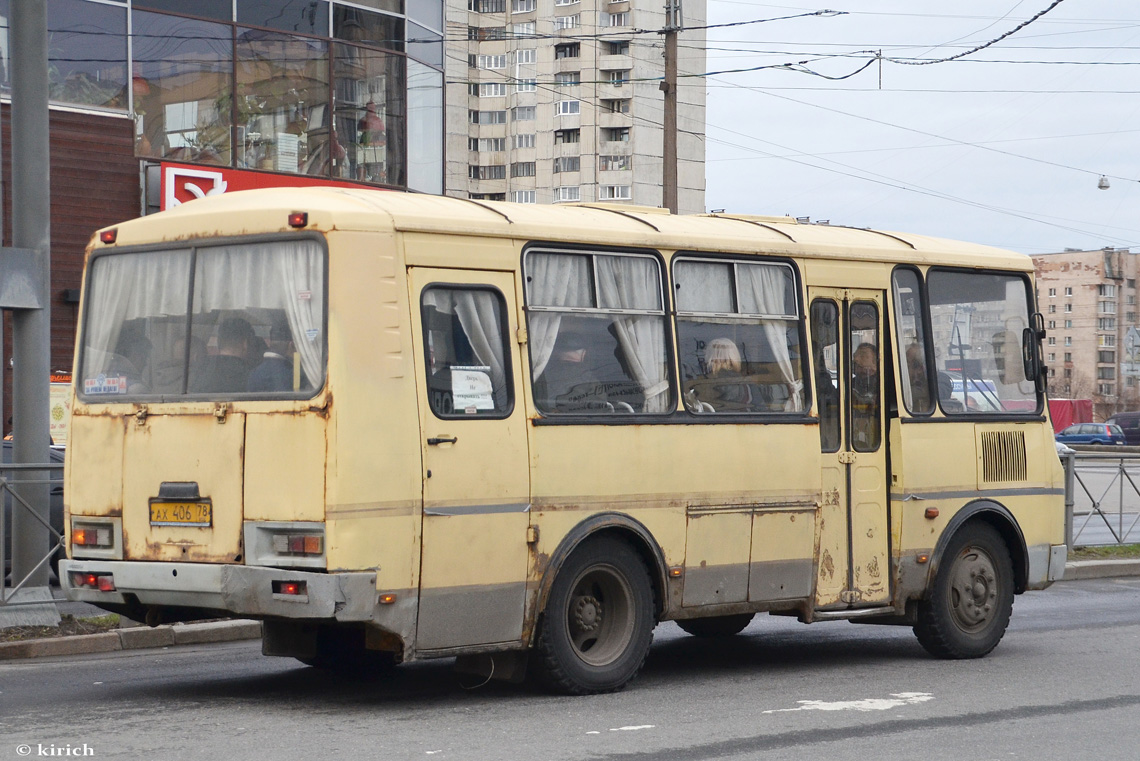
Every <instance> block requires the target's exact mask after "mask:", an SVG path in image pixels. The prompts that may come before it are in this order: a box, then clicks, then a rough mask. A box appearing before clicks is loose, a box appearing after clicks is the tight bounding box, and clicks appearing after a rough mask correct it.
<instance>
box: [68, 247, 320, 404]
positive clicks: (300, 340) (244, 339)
mask: <svg viewBox="0 0 1140 761" xmlns="http://www.w3.org/2000/svg"><path fill="white" fill-rule="evenodd" d="M324 281H325V254H324V248H323V246H322V244H321V243H320V242H319V241H317V240H314V239H289V240H274V241H265V240H261V241H257V242H249V243H245V242H238V243H229V244H227V245H214V246H197V247H183V248H176V249H167V250H159V251H146V252H137V253H126V254H109V255H105V256H98V257H94V258H93V259H92V262H91V270H90V275H89V283H88V292H87V298H86V305H85V315H86V316H85V323H84V331H83V346H82V350H81V356H80V364H79V366H80V368H81V371H80V377H79V380H78V382H77V384H76V389H77V391H78V393H79V394H80V396H81V397H82V398H83V399H84V400H85V401H87V402H92V403H98V402H116V401H124V400H134V399H147V400H163V399H172V398H182V397H202V398H225V399H235V398H253V399H256V398H266V397H271V398H272V397H287V398H308V397H311V396H313V394H315V393H316V390H317V389H319V388H320V387H321V386H322V385H323V382H324V374H325V356H326V337H325V332H326V331H325V322H326V320H325V295H324V294H325V282H324Z"/></svg>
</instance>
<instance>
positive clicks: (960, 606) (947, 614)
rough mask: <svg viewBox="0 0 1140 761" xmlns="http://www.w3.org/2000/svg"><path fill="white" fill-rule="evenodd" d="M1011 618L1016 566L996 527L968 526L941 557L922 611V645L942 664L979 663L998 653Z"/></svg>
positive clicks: (919, 630)
mask: <svg viewBox="0 0 1140 761" xmlns="http://www.w3.org/2000/svg"><path fill="white" fill-rule="evenodd" d="M1012 612H1013V562H1012V561H1011V560H1010V557H1009V549H1008V548H1007V547H1006V546H1005V542H1004V541H1002V538H1001V536H1000V535H999V534H998V532H997V530H996V529H994V528H993V527H992V526H988V525H986V524H984V523H974V524H970V525H968V526H965V527H964V528H963V529H962V530H960V531H959V532H958V533H957V534H955V535H954V538H953V539H952V540H951V542H950V545H949V546H948V547H947V548H946V553H945V555H943V559H942V563H941V566H940V567H939V569H938V573H937V575H936V576H935V579H934V586H933V587H932V588H931V590H930V595H929V596H928V598H927V599H926V600H923V601H922V602H921V603H920V604H919V607H918V624H916V625H915V627H914V633H915V636H917V637H918V641H919V643H921V644H922V646H923V647H924V648H926V650H927V651H928V652H929V653H930V654H931V655H934V656H936V657H938V658H954V659H959V658H980V657H982V656H983V655H985V654H986V653H988V652H990V651H991V650H993V649H994V648H995V647H997V643H998V642H1000V641H1001V638H1002V635H1003V634H1005V628H1006V627H1007V626H1008V625H1009V616H1010V613H1012Z"/></svg>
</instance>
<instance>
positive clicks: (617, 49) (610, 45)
mask: <svg viewBox="0 0 1140 761" xmlns="http://www.w3.org/2000/svg"><path fill="white" fill-rule="evenodd" d="M605 51H606V55H629V40H621V41H619V42H607V43H606V47H605Z"/></svg>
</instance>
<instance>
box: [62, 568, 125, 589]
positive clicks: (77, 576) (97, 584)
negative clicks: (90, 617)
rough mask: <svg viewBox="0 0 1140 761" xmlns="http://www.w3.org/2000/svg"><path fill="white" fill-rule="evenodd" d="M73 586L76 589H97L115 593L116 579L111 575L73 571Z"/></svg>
mask: <svg viewBox="0 0 1140 761" xmlns="http://www.w3.org/2000/svg"><path fill="white" fill-rule="evenodd" d="M71 586H73V587H75V588H76V589H97V590H99V591H100V592H114V591H115V577H114V576H112V575H111V574H109V573H86V572H84V571H72V572H71Z"/></svg>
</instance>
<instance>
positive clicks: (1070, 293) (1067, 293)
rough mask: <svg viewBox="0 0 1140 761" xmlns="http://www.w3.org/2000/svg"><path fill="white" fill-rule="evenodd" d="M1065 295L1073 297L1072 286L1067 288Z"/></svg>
mask: <svg viewBox="0 0 1140 761" xmlns="http://www.w3.org/2000/svg"><path fill="white" fill-rule="evenodd" d="M1065 295H1066V296H1072V295H1073V287H1072V286H1071V285H1067V286H1065Z"/></svg>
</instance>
